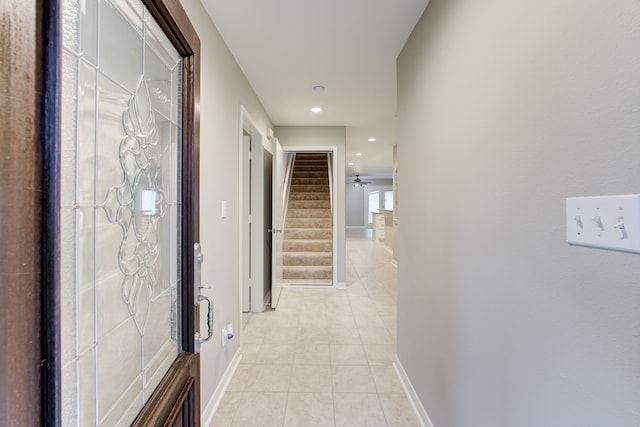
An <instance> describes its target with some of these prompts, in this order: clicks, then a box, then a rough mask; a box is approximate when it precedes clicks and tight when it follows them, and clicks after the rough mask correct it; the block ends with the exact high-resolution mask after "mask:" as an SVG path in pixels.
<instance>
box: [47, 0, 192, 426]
mask: <svg viewBox="0 0 640 427" xmlns="http://www.w3.org/2000/svg"><path fill="white" fill-rule="evenodd" d="M167 3H168V4H169V2H167ZM175 3H176V2H172V3H171V5H170V6H167V5H165V4H164V2H163V1H148V2H146V3H143V2H142V1H141V0H62V12H63V17H62V42H63V46H62V61H61V62H62V77H63V80H62V114H61V116H62V118H61V131H62V148H61V150H62V173H61V237H62V239H61V241H62V247H61V261H60V262H61V281H62V285H61V306H62V309H61V311H62V316H61V317H62V319H61V321H62V322H61V323H62V331H61V334H62V340H61V350H62V401H63V405H62V408H63V413H62V419H63V423H64V424H65V425H83V426H84V425H99V426H112V425H129V424H131V423H132V422H134V420H137V421H136V422H141V423H146V422H151V421H150V420H154V421H153V422H157V421H161V422H164V421H163V420H166V419H167V418H170V417H173V418H176V419H177V423H178V425H179V424H180V423H181V421H184V422H187V423H192V422H193V423H197V422H198V421H197V420H198V418H199V414H198V411H199V404H198V396H197V392H198V387H199V383H198V371H199V368H198V363H199V362H198V356H197V354H195V353H194V346H193V336H194V334H195V332H197V331H196V330H195V329H196V327H197V326H196V325H197V323H198V322H197V321H195V316H196V315H197V314H198V313H197V312H198V310H197V308H196V307H195V305H194V298H193V288H194V283H193V273H192V263H193V261H194V260H193V254H192V250H191V248H192V247H193V244H194V243H195V241H196V239H197V219H198V218H197V215H196V210H195V208H194V206H196V197H197V182H196V181H195V178H194V177H195V173H194V171H197V159H196V158H195V155H194V153H196V152H197V150H195V145H196V139H195V137H196V136H197V120H196V117H195V111H196V109H195V108H194V99H195V98H196V97H195V96H194V95H195V93H196V91H197V56H196V54H197V46H193V44H194V41H195V42H197V36H195V33H193V30H192V28H191V27H190V25H188V20H186V15H185V14H184V12H183V11H182V9H181V8H180V7H179V5H178V6H176V5H175ZM176 18H177V19H176ZM184 28H186V29H187V30H188V31H187V32H186V33H185V32H181V31H183V30H184ZM167 34H170V35H171V38H170V37H168V36H167ZM176 34H178V35H179V36H176ZM195 44H196V45H197V43H195ZM168 373H171V375H168ZM154 393H155V394H154ZM143 408H144V410H143ZM141 411H142V412H141ZM145 420H146V421H145Z"/></svg>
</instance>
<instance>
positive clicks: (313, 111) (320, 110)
mask: <svg viewBox="0 0 640 427" xmlns="http://www.w3.org/2000/svg"><path fill="white" fill-rule="evenodd" d="M311 112H312V113H322V107H311Z"/></svg>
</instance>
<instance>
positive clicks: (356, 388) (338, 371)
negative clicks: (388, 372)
mask: <svg viewBox="0 0 640 427" xmlns="http://www.w3.org/2000/svg"><path fill="white" fill-rule="evenodd" d="M331 379H332V381H333V391H334V392H335V393H372V392H375V391H376V386H375V383H374V382H373V377H372V376H371V372H370V370H369V367H368V366H351V365H346V366H340V365H332V366H331Z"/></svg>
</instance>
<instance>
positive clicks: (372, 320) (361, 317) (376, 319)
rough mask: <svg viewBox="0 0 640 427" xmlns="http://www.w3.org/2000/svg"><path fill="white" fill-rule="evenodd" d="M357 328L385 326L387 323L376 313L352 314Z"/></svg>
mask: <svg viewBox="0 0 640 427" xmlns="http://www.w3.org/2000/svg"><path fill="white" fill-rule="evenodd" d="M353 317H354V319H355V321H356V325H357V326H358V328H386V327H387V325H386V324H385V322H384V321H383V320H382V318H381V317H380V316H379V315H378V313H368V314H354V315H353Z"/></svg>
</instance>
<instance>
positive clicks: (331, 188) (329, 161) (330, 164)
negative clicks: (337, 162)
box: [327, 153, 333, 218]
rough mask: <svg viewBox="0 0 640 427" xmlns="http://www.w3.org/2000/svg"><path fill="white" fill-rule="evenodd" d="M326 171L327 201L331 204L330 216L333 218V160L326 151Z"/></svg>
mask: <svg viewBox="0 0 640 427" xmlns="http://www.w3.org/2000/svg"><path fill="white" fill-rule="evenodd" d="M327 171H328V172H329V202H330V204H331V218H333V162H332V161H331V153H327Z"/></svg>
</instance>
